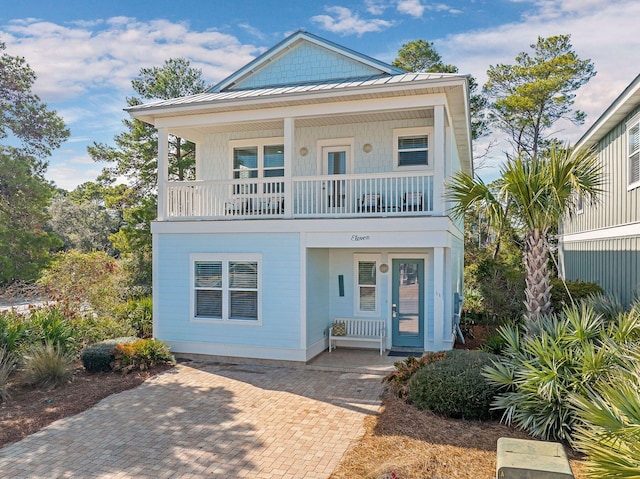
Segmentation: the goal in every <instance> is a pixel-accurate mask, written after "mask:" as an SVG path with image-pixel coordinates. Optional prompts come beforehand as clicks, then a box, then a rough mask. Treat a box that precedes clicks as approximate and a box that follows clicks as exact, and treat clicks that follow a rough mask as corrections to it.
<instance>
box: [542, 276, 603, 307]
mask: <svg viewBox="0 0 640 479" xmlns="http://www.w3.org/2000/svg"><path fill="white" fill-rule="evenodd" d="M565 284H566V288H565ZM551 287H552V289H551V306H552V307H553V310H554V311H561V310H562V309H563V308H564V307H565V306H571V304H572V303H571V298H573V301H574V302H575V303H576V304H577V303H579V302H580V301H582V300H584V299H587V298H589V297H591V296H596V295H598V294H602V293H603V292H604V290H603V289H602V288H601V287H600V285H598V284H596V283H588V282H584V281H566V282H565V283H563V282H562V280H561V279H559V278H554V279H552V280H551ZM567 289H568V290H569V293H570V294H571V298H570V297H569V294H568V293H567Z"/></svg>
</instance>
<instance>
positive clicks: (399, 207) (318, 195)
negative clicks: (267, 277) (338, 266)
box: [165, 172, 441, 219]
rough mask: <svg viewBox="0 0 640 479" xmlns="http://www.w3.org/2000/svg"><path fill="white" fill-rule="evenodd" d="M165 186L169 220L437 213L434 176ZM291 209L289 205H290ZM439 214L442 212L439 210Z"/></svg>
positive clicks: (255, 180)
mask: <svg viewBox="0 0 640 479" xmlns="http://www.w3.org/2000/svg"><path fill="white" fill-rule="evenodd" d="M285 187H286V185H285V179H284V178H259V179H258V178H252V179H235V180H227V181H181V182H170V183H167V187H166V210H165V212H166V218H168V219H172V218H173V219H178V218H212V219H219V218H225V219H234V218H257V217H293V218H317V217H336V216H340V217H361V216H381V215H384V216H396V215H398V216H401V215H416V214H424V215H429V214H433V212H434V180H433V173H431V172H429V173H417V172H412V173H377V174H358V175H332V176H312V177H293V178H292V179H291V191H290V192H289V193H288V194H285ZM288 202H289V203H291V204H287V203H288ZM435 206H436V207H435V210H436V211H437V210H440V209H441V207H439V206H438V205H435Z"/></svg>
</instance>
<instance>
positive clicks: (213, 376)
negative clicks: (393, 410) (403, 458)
mask: <svg viewBox="0 0 640 479" xmlns="http://www.w3.org/2000/svg"><path fill="white" fill-rule="evenodd" d="M381 392H382V385H381V383H380V376H375V375H366V374H360V373H339V372H326V371H312V370H305V369H287V368H277V367H267V366H253V365H223V364H209V365H200V366H199V367H198V368H194V367H190V366H186V365H178V366H177V367H176V368H175V369H174V370H171V371H168V372H166V373H164V374H162V375H159V376H157V377H155V378H152V379H150V380H149V381H147V382H145V383H144V384H143V385H141V386H140V387H138V388H136V389H133V390H130V391H125V392H123V393H120V394H116V395H113V396H110V397H108V398H106V399H104V400H103V401H102V402H100V403H99V404H98V405H97V406H95V407H94V408H92V409H89V410H87V411H85V412H83V413H81V414H78V415H77V416H73V417H69V418H66V419H62V420H59V421H56V422H55V423H53V424H51V425H50V426H48V427H47V428H45V429H42V430H41V431H39V432H38V433H36V434H33V435H32V436H29V437H27V438H25V439H23V440H22V441H20V442H17V443H14V444H11V445H9V446H6V447H4V448H3V449H0V476H2V477H3V478H47V479H51V478H61V477H79V478H180V479H188V478H194V479H195V478H199V477H224V478H242V477H250V478H280V477H287V478H327V477H329V475H330V474H331V472H332V471H333V470H334V469H335V467H336V466H337V464H338V463H339V462H340V459H341V458H342V456H343V454H344V453H345V452H346V450H347V449H348V448H349V447H350V446H351V445H352V444H353V443H354V441H356V440H357V439H359V438H360V437H361V436H362V434H363V433H364V427H363V420H364V417H365V416H367V415H370V414H375V413H377V412H378V410H379V408H380V399H379V397H380V393H381Z"/></svg>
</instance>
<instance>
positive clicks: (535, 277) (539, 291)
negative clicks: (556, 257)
mask: <svg viewBox="0 0 640 479" xmlns="http://www.w3.org/2000/svg"><path fill="white" fill-rule="evenodd" d="M548 256H549V250H548V248H547V242H546V241H545V233H544V232H542V231H540V230H538V229H535V230H531V231H529V233H528V234H527V238H526V243H525V252H524V266H525V269H526V272H527V277H526V283H527V287H526V290H525V296H526V300H525V305H526V307H527V321H528V322H529V323H532V322H536V321H538V319H539V318H540V316H543V315H545V314H549V313H550V312H551V280H550V278H549V269H548V268H547V260H548Z"/></svg>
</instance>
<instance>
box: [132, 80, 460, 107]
mask: <svg viewBox="0 0 640 479" xmlns="http://www.w3.org/2000/svg"><path fill="white" fill-rule="evenodd" d="M467 77H468V75H460V74H457V73H403V74H401V75H385V76H373V77H367V78H360V79H353V78H351V79H348V80H341V81H322V82H313V83H305V84H299V83H298V84H291V85H279V86H276V87H272V88H269V87H267V88H257V89H251V90H231V91H224V92H217V93H199V94H197V95H190V96H184V97H180V98H172V99H169V100H160V101H156V102H152V103H146V104H143V105H136V106H133V107H129V108H126V111H128V112H130V113H137V112H151V111H153V110H161V109H170V108H172V107H185V106H196V105H198V106H200V105H206V104H215V103H217V102H227V101H234V100H235V101H239V100H249V99H253V98H265V99H266V98H274V99H275V98H280V97H286V96H290V95H299V94H305V93H309V94H312V93H315V92H327V91H350V90H358V89H362V88H367V87H374V88H375V87H378V86H384V85H390V84H407V85H408V84H411V83H418V82H425V83H429V82H432V81H433V82H435V81H440V80H447V79H462V78H467Z"/></svg>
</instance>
